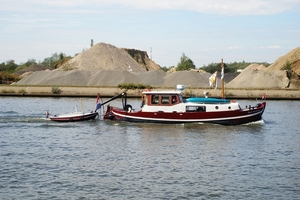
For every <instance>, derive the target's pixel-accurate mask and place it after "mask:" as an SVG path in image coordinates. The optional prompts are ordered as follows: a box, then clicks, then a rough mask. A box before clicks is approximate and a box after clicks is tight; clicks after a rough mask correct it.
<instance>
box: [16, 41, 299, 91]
mask: <svg viewBox="0 0 300 200" xmlns="http://www.w3.org/2000/svg"><path fill="white" fill-rule="evenodd" d="M135 53H140V55H143V54H142V53H143V52H136V51H135ZM135 55H136V54H135ZM141 57H143V56H141ZM299 60H300V47H299V48H297V49H295V50H293V51H291V52H290V53H288V54H287V55H286V56H285V57H280V58H279V59H278V60H277V61H276V62H275V63H274V64H272V65H271V66H269V67H268V68H266V67H265V66H263V65H258V64H251V65H249V66H248V67H247V68H246V69H244V70H243V71H242V72H241V73H240V74H239V75H238V76H236V77H235V78H234V79H233V80H232V81H230V82H229V83H227V84H226V87H227V88H247V89H248V88H252V89H259V88H273V89H274V88H275V89H279V88H293V89H295V88H296V89H299V88H300V77H299V75H298V74H297V73H296V72H295V71H296V70H297V69H298V68H297V66H298V64H299V62H300V61H299ZM287 61H288V62H289V63H290V64H291V67H292V70H288V71H287V70H282V69H283V67H284V66H285V65H286V63H287ZM129 66H130V68H129ZM282 66H283V67H282ZM68 69H69V70H70V69H73V70H70V71H66V70H68ZM147 70H149V69H147ZM147 70H146V69H145V68H144V67H142V66H141V65H139V64H138V63H137V62H136V61H135V60H134V59H133V58H132V57H131V56H130V55H129V54H128V53H126V52H125V50H121V49H119V48H116V47H114V46H112V45H110V44H104V43H99V44H97V45H95V46H93V47H92V48H90V49H89V50H87V51H85V52H83V53H81V54H79V55H78V56H76V57H75V58H73V59H71V60H70V61H68V62H67V63H66V64H65V65H63V66H62V67H61V68H59V69H58V70H53V71H49V70H48V71H38V72H34V73H33V74H31V75H29V76H27V77H24V78H23V79H21V80H20V81H19V82H18V83H16V84H17V85H48V86H49V85H58V86H114V87H115V86H117V85H119V84H123V83H134V84H144V85H150V86H153V87H174V86H175V85H178V84H182V85H185V86H186V87H199V88H207V87H209V81H208V79H209V77H210V76H211V74H210V73H206V72H197V71H194V70H191V71H178V72H173V73H166V72H164V71H162V70H152V71H147ZM235 75H236V74H233V75H231V77H228V78H230V79H232V78H233V77H234V76H235ZM225 81H226V74H225ZM217 85H218V88H220V87H221V81H220V79H217Z"/></svg>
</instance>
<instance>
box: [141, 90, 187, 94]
mask: <svg viewBox="0 0 300 200" xmlns="http://www.w3.org/2000/svg"><path fill="white" fill-rule="evenodd" d="M143 94H181V91H179V90H162V91H159V90H145V91H143Z"/></svg>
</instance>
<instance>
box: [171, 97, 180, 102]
mask: <svg viewBox="0 0 300 200" xmlns="http://www.w3.org/2000/svg"><path fill="white" fill-rule="evenodd" d="M171 99H172V104H177V103H178V102H179V101H178V97H177V95H172V97H171Z"/></svg>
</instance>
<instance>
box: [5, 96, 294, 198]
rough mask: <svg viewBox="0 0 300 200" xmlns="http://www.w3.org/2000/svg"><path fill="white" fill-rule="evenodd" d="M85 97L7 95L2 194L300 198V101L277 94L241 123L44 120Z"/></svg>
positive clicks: (93, 196)
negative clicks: (254, 118)
mask: <svg viewBox="0 0 300 200" xmlns="http://www.w3.org/2000/svg"><path fill="white" fill-rule="evenodd" d="M83 102H85V103H84V105H85V107H84V109H86V110H88V109H89V108H91V109H92V108H93V107H94V99H84V100H83ZM242 102H244V103H245V105H247V104H249V102H248V101H242ZM116 103H120V102H116ZM76 104H78V99H70V98H56V99H54V98H11V97H5V98H2V97H1V98H0V137H1V140H0V149H1V151H0V163H1V167H0V196H1V199H80V198H82V199H211V198H216V199H274V198H275V199H297V198H298V197H299V195H300V192H299V178H300V177H299V174H300V173H299V172H300V167H299V166H300V161H299V160H300V159H299V157H300V149H299V143H300V135H299V134H298V132H297V130H298V128H299V126H298V124H297V123H298V122H297V120H293V119H298V118H299V114H298V112H293V111H294V110H297V109H299V107H300V102H297V101H280V102H278V101H269V102H268V107H267V109H266V111H265V114H264V116H263V121H260V122H257V123H251V124H248V125H240V126H221V125H212V124H176V125H166V124H147V123H145V124H139V123H128V122H112V121H102V120H99V119H97V120H93V121H87V122H78V123H77V122H75V123H56V122H52V121H49V120H47V119H45V118H44V117H45V110H53V111H55V112H60V113H64V112H70V111H72V109H73V108H74V105H76ZM135 104H137V105H138V104H139V102H138V101H136V103H135V100H133V103H132V105H135ZM89 105H90V106H89ZM278 105H280V106H278ZM275 107H276V109H273V108H275ZM49 108H51V109H49Z"/></svg>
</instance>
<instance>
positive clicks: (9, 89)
mask: <svg viewBox="0 0 300 200" xmlns="http://www.w3.org/2000/svg"><path fill="white" fill-rule="evenodd" d="M53 87H56V88H57V89H59V93H57V94H54V93H53V91H52V90H53ZM162 89H168V90H173V89H174V88H155V90H162ZM124 90H125V89H120V88H117V87H100V86H97V87H96V86H95V87H84V86H16V85H0V96H14V97H96V96H97V93H100V95H101V97H103V98H110V97H113V96H115V95H117V94H120V93H122V92H123V91H124ZM205 91H206V92H208V93H209V95H208V96H209V97H221V89H220V88H218V89H210V88H189V87H187V88H185V90H184V91H183V96H184V97H190V96H198V97H203V96H204V94H203V93H204V92H205ZM141 94H142V90H138V89H137V90H127V96H128V97H130V98H140V97H141ZM263 94H266V96H267V99H270V100H300V90H293V89H230V88H226V89H225V98H227V99H256V98H257V99H258V98H261V97H262V95H263Z"/></svg>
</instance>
